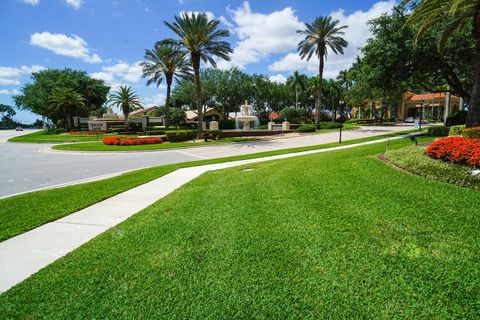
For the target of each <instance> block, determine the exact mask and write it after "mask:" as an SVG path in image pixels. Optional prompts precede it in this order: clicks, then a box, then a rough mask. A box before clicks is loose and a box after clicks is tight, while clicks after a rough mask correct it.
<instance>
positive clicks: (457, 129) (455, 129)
mask: <svg viewBox="0 0 480 320" xmlns="http://www.w3.org/2000/svg"><path fill="white" fill-rule="evenodd" d="M463 130H465V125H464V124H462V125H459V126H451V127H450V130H449V132H448V135H449V136H461V135H462V132H463Z"/></svg>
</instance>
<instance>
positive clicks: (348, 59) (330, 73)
mask: <svg viewBox="0 0 480 320" xmlns="http://www.w3.org/2000/svg"><path fill="white" fill-rule="evenodd" d="M394 6H395V1H392V0H389V1H381V2H377V3H375V4H374V5H373V6H372V7H371V8H370V9H369V10H367V11H360V10H359V11H355V12H354V13H352V14H350V15H345V11H344V10H343V9H339V10H336V11H334V12H332V13H331V14H330V15H331V16H332V18H333V19H336V20H339V24H340V25H347V26H348V28H347V29H346V30H345V36H344V38H345V40H347V41H348V47H347V48H346V49H345V52H344V54H343V55H335V54H333V53H332V52H330V54H329V56H328V58H327V61H326V63H325V70H324V77H325V78H334V77H336V76H337V75H338V73H339V71H341V70H343V69H346V68H348V67H350V66H351V64H352V63H353V62H354V61H355V58H356V56H357V55H359V54H360V48H361V47H363V46H364V45H365V43H366V41H367V39H368V38H370V37H371V36H372V34H371V32H370V30H369V26H368V25H367V22H368V21H369V20H371V19H374V18H377V17H379V16H380V15H382V14H383V13H385V12H389V11H391V10H392V8H393V7H394ZM268 69H269V70H270V71H275V72H282V71H289V72H292V71H296V70H308V71H310V72H312V73H317V72H318V61H317V60H316V59H315V58H314V57H312V59H310V61H308V62H307V61H305V60H301V59H300V57H299V56H298V54H297V53H296V52H295V53H293V52H291V53H288V54H287V55H285V56H284V57H283V58H281V59H280V60H278V61H275V62H274V63H272V64H271V65H270V66H269V67H268Z"/></svg>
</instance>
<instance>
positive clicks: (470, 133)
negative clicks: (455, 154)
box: [462, 127, 480, 139]
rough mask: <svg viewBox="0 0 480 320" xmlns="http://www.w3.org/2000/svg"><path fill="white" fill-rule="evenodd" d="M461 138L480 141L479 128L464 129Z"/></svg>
mask: <svg viewBox="0 0 480 320" xmlns="http://www.w3.org/2000/svg"><path fill="white" fill-rule="evenodd" d="M462 136H463V137H464V138H467V139H480V127H475V128H468V129H465V130H463V132H462Z"/></svg>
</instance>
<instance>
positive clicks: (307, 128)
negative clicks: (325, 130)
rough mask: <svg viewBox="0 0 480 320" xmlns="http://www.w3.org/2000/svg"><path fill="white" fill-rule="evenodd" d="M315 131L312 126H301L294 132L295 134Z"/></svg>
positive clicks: (314, 127)
mask: <svg viewBox="0 0 480 320" xmlns="http://www.w3.org/2000/svg"><path fill="white" fill-rule="evenodd" d="M316 130H317V128H316V126H315V125H314V124H302V125H300V127H298V128H297V129H296V130H295V131H296V132H315V131H316Z"/></svg>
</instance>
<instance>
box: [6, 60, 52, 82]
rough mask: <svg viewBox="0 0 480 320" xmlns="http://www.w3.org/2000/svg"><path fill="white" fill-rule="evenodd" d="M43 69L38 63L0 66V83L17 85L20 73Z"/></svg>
mask: <svg viewBox="0 0 480 320" xmlns="http://www.w3.org/2000/svg"><path fill="white" fill-rule="evenodd" d="M43 69H45V68H44V67H42V66H39V65H33V66H31V67H27V66H21V67H20V68H12V67H0V85H19V84H20V79H21V77H22V75H26V74H30V73H32V72H38V71H40V70H43Z"/></svg>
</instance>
